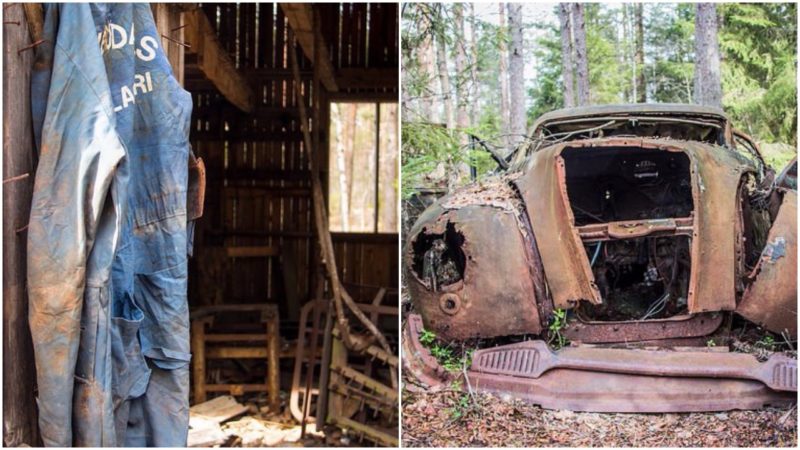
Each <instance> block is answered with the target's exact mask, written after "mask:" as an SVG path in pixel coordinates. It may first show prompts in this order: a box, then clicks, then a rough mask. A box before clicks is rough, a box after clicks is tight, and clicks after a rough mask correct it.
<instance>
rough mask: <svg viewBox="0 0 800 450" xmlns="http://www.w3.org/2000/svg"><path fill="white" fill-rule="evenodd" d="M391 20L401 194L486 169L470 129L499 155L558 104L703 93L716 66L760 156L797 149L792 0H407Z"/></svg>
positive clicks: (487, 159) (696, 97)
mask: <svg viewBox="0 0 800 450" xmlns="http://www.w3.org/2000/svg"><path fill="white" fill-rule="evenodd" d="M698 12H699V15H698ZM704 18H705V20H702V19H704ZM714 19H716V20H714ZM401 27H402V33H401V36H402V38H401V39H402V41H401V45H402V92H403V93H402V121H403V124H402V131H401V132H402V139H403V140H402V142H403V148H402V167H403V170H402V187H403V193H402V194H403V197H404V198H408V197H409V196H411V195H412V194H413V193H415V192H419V191H420V190H421V189H423V190H424V189H431V188H433V189H439V190H449V189H452V188H454V187H456V186H457V185H460V184H463V183H465V182H467V181H469V179H470V176H469V166H473V167H474V168H475V170H474V172H475V173H474V174H473V175H477V176H478V177H480V176H482V175H483V174H486V173H488V172H490V171H491V170H492V169H494V168H495V167H496V165H495V164H494V162H493V161H492V159H491V156H490V155H489V153H488V152H486V151H485V150H483V149H481V148H480V147H476V148H474V149H472V148H471V147H470V145H469V143H470V140H469V138H468V136H469V135H470V134H471V135H474V136H477V137H478V138H479V139H481V140H483V141H485V142H486V144H487V145H488V146H490V147H491V148H493V149H495V150H496V151H497V152H498V153H500V154H504V153H506V152H508V151H510V149H511V148H513V146H514V145H515V143H516V142H518V141H519V139H521V138H522V137H523V136H524V135H525V133H526V130H527V129H528V126H529V125H530V124H531V123H532V122H533V120H534V119H535V118H536V117H538V116H539V115H541V114H543V113H545V112H548V111H552V110H554V109H558V108H562V107H564V106H565V105H569V104H573V105H583V104H611V103H700V104H714V103H715V100H714V99H712V100H711V101H709V100H708V99H707V98H706V99H704V98H703V96H702V95H701V94H700V92H698V91H699V90H702V89H703V86H702V84H703V83H708V82H709V81H710V82H711V83H712V84H713V82H714V80H713V79H712V80H708V78H709V77H708V76H707V75H706V72H707V71H708V70H712V71H713V70H714V69H717V72H718V73H719V77H718V81H717V84H718V85H721V97H720V98H718V99H716V102H717V104H718V103H721V106H722V108H723V109H724V111H725V112H726V113H727V114H728V115H729V117H730V118H731V120H732V122H733V126H734V127H735V128H738V129H740V130H741V131H743V132H745V133H747V134H749V135H751V136H752V137H753V138H754V139H755V140H756V142H757V143H758V144H759V146H760V147H761V150H762V153H764V156H765V159H766V160H767V161H768V163H770V164H771V165H772V166H773V167H774V168H775V169H776V171H780V170H781V169H782V168H783V167H784V166H785V164H786V163H787V162H789V160H791V158H793V157H794V156H795V155H796V153H797V149H796V148H797V84H796V78H797V7H796V4H794V3H757V4H756V3H747V4H745V3H718V4H676V3H645V4H642V3H637V4H629V3H623V4H619V3H617V4H597V3H586V4H568V3H561V4H525V5H522V4H517V3H505V4H504V3H494V4H486V3H483V4H469V3H462V4H459V3H454V4H442V3H436V4H426V3H404V4H403V6H402V23H401ZM713 40H716V41H717V45H718V50H717V51H716V53H714V52H711V53H709V52H703V54H702V55H700V56H699V57H697V58H696V57H695V53H699V52H697V48H696V45H706V46H707V45H712V44H713ZM709 54H710V55H712V57H711V60H709ZM565 67H566V68H574V69H572V70H566V71H565V70H564V68H565ZM696 67H699V68H700V69H701V70H702V72H699V73H698V75H699V76H698V77H697V79H696V77H695V70H696ZM565 74H566V76H567V77H566V80H565V77H564V75H565ZM712 78H713V77H712ZM565 81H566V83H565ZM698 83H700V85H698ZM565 87H567V89H565ZM570 106H571V105H570Z"/></svg>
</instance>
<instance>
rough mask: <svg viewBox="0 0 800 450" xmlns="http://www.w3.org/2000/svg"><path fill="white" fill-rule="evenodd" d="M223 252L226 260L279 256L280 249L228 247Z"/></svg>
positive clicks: (275, 247)
mask: <svg viewBox="0 0 800 450" xmlns="http://www.w3.org/2000/svg"><path fill="white" fill-rule="evenodd" d="M225 250H226V253H227V255H228V258H259V257H269V256H280V254H281V251H280V249H279V248H278V247H277V246H273V245H255V246H239V247H228V248H226V249H225Z"/></svg>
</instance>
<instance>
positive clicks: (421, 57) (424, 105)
mask: <svg viewBox="0 0 800 450" xmlns="http://www.w3.org/2000/svg"><path fill="white" fill-rule="evenodd" d="M417 8H419V9H420V13H421V14H420V17H421V18H422V21H421V22H422V23H421V26H422V27H423V29H424V30H426V31H427V32H426V33H425V37H424V38H423V39H422V43H421V44H420V47H419V52H418V53H417V55H418V56H417V58H418V62H419V67H420V69H422V73H423V74H424V75H423V76H425V89H424V90H423V93H422V99H420V109H421V114H422V117H423V118H424V119H425V120H426V121H428V122H434V123H435V122H438V120H437V119H438V118H437V117H434V111H435V109H434V108H433V97H432V95H433V93H434V92H436V89H435V88H434V87H433V86H431V84H432V83H431V81H432V80H433V74H434V61H433V59H434V58H433V33H432V32H431V31H430V30H431V27H432V24H431V23H430V15H429V8H428V5H427V4H424V3H417Z"/></svg>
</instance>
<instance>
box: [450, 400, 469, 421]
mask: <svg viewBox="0 0 800 450" xmlns="http://www.w3.org/2000/svg"><path fill="white" fill-rule="evenodd" d="M471 408H472V402H470V398H469V395H468V394H461V395H459V396H458V400H456V403H455V405H453V406H452V407H450V408H448V411H449V412H450V418H451V419H453V420H460V419H461V418H462V417H464V416H465V415H467V413H468V412H469V410H470V409H471Z"/></svg>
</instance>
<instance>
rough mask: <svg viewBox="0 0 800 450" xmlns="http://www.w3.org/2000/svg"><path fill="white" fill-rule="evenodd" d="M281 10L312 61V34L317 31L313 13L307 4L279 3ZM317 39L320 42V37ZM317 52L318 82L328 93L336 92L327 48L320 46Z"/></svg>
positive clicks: (304, 51) (334, 74)
mask: <svg viewBox="0 0 800 450" xmlns="http://www.w3.org/2000/svg"><path fill="white" fill-rule="evenodd" d="M281 9H283V13H284V14H285V15H286V18H287V19H288V20H289V26H290V27H292V30H293V31H294V35H295V37H296V38H297V42H298V44H300V48H302V49H303V53H304V54H305V55H306V58H308V59H309V60H310V61H314V60H315V58H314V42H315V40H314V37H315V36H314V33H315V32H316V33H319V30H318V29H317V30H315V29H314V11H313V9H312V6H311V4H309V3H281ZM317 39H319V40H320V41H322V37H321V36H317ZM318 51H319V67H317V69H318V71H319V77H320V81H321V82H322V84H323V86H325V89H327V90H328V92H338V91H339V87H338V85H337V83H336V71H335V70H334V68H333V64H332V63H331V58H330V55H329V54H328V47H327V46H326V45H321V46H320V48H319V49H318Z"/></svg>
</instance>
